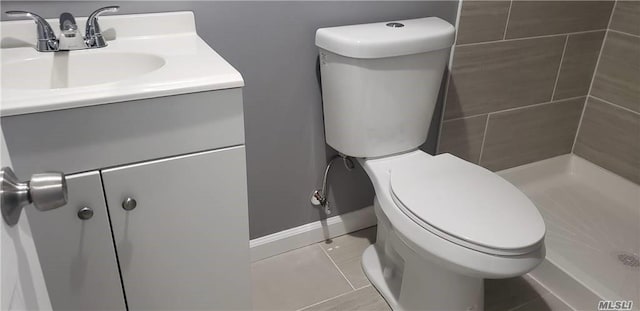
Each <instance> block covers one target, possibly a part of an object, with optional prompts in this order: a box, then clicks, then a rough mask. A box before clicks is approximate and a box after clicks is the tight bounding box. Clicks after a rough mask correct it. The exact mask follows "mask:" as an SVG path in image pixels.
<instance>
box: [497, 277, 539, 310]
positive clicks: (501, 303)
mask: <svg viewBox="0 0 640 311" xmlns="http://www.w3.org/2000/svg"><path fill="white" fill-rule="evenodd" d="M548 293H549V292H548V291H547V290H546V289H544V288H543V287H542V286H541V285H540V284H538V283H537V282H536V281H534V280H533V279H532V278H530V277H529V276H526V275H525V276H522V277H515V278H509V279H500V280H490V279H487V280H485V281H484V309H485V310H486V311H493V310H495V311H504V310H510V309H512V308H515V307H518V306H521V305H523V304H525V303H527V302H530V301H534V300H536V299H540V298H541V297H542V296H544V295H546V294H548Z"/></svg>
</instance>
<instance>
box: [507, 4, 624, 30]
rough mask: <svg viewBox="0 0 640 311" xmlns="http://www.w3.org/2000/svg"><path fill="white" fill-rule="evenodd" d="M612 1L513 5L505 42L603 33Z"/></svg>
mask: <svg viewBox="0 0 640 311" xmlns="http://www.w3.org/2000/svg"><path fill="white" fill-rule="evenodd" d="M613 3H614V1H513V4H512V6H511V13H510V16H509V23H508V25H507V36H506V37H507V39H509V38H522V37H531V36H541V35H551V34H560V33H568V32H578V31H585V30H595V29H606V28H607V24H608V22H609V17H610V15H611V9H612V8H613Z"/></svg>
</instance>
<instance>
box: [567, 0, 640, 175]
mask: <svg viewBox="0 0 640 311" xmlns="http://www.w3.org/2000/svg"><path fill="white" fill-rule="evenodd" d="M573 152H574V153H575V154H577V155H579V156H581V157H583V158H585V159H587V160H589V161H591V162H593V163H595V164H598V165H600V166H602V167H604V168H606V169H608V170H610V171H612V172H614V173H616V174H618V175H620V176H622V177H625V178H627V179H629V180H631V181H633V182H635V183H639V184H640V1H618V2H616V4H615V9H614V12H613V15H612V17H611V23H610V25H609V30H608V31H607V34H606V37H605V40H604V45H603V48H602V54H601V55H600V60H599V61H598V67H597V69H596V74H595V77H594V79H593V86H592V87H591V92H590V93H589V98H588V99H587V103H586V108H585V111H584V115H583V117H582V121H581V123H580V128H579V130H578V137H577V140H576V144H575V147H574V150H573Z"/></svg>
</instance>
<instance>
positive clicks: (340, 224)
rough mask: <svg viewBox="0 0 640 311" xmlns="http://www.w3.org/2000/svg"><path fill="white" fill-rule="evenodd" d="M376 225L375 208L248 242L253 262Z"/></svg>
mask: <svg viewBox="0 0 640 311" xmlns="http://www.w3.org/2000/svg"><path fill="white" fill-rule="evenodd" d="M376 223H377V221H376V215H375V213H374V212H373V206H368V207H365V208H362V209H359V210H356V211H353V212H350V213H346V214H342V215H338V216H334V217H331V218H327V219H323V220H319V221H316V222H312V223H308V224H306V225H302V226H299V227H295V228H291V229H287V230H284V231H280V232H276V233H273V234H270V235H267V236H263V237H259V238H257V239H253V240H251V241H249V247H250V248H251V261H252V262H254V261H258V260H260V259H264V258H267V257H271V256H274V255H278V254H282V253H284V252H287V251H290V250H293V249H296V248H300V247H303V246H307V245H311V244H313V243H318V242H320V241H324V240H326V239H330V238H334V237H337V236H340V235H343V234H347V233H349V232H353V231H358V230H360V229H364V228H368V227H371V226H374V225H375V224H376Z"/></svg>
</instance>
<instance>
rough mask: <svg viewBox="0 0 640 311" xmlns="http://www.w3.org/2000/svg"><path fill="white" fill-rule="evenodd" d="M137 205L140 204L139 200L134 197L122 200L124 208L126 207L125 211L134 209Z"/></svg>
mask: <svg viewBox="0 0 640 311" xmlns="http://www.w3.org/2000/svg"><path fill="white" fill-rule="evenodd" d="M136 206H138V202H136V200H134V199H133V198H126V199H124V201H122V208H124V210H125V211H130V210H133V209H134V208H136Z"/></svg>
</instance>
